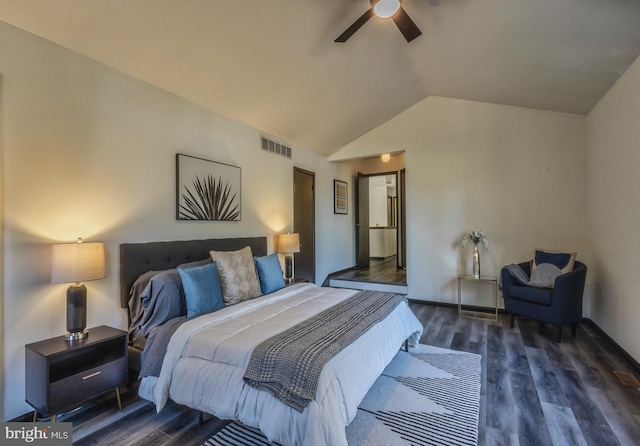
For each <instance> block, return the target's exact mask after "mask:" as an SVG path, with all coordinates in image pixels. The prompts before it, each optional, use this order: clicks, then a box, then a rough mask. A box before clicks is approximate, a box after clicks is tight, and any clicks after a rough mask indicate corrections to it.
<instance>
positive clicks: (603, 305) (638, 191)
mask: <svg viewBox="0 0 640 446" xmlns="http://www.w3.org/2000/svg"><path fill="white" fill-rule="evenodd" d="M639 123H640V58H638V59H636V61H635V62H634V63H633V64H632V65H631V67H630V68H629V69H627V71H626V72H625V73H624V74H623V75H622V77H621V78H620V79H619V80H618V82H617V83H616V84H615V85H614V86H613V87H612V88H611V90H609V92H608V93H607V94H606V95H605V96H604V97H603V98H602V99H601V100H600V102H599V103H598V105H597V106H596V107H595V108H594V109H593V110H592V111H591V113H589V116H588V117H587V180H588V187H587V199H588V200H587V202H588V215H589V236H590V238H591V240H592V246H593V259H594V260H593V261H592V262H591V265H590V267H591V274H593V275H595V278H596V281H597V283H598V286H597V287H596V289H595V292H594V300H595V308H594V310H595V311H594V313H593V316H592V318H593V319H594V321H595V322H596V323H597V324H598V325H599V326H600V327H601V328H602V329H603V330H605V331H606V333H607V334H608V335H609V336H611V337H612V338H613V339H614V340H615V341H616V342H617V343H618V344H619V345H621V346H622V347H623V348H624V349H625V350H626V351H627V352H628V353H629V354H631V356H633V357H634V358H635V359H636V360H638V361H640V343H639V342H638V340H639V339H640V324H638V315H639V314H640V297H639V295H638V276H639V273H638V267H639V266H640V237H639V236H638V234H639V232H640V231H639V223H640V202H639V201H638V197H639V196H640V179H639V176H638V174H639V173H640V125H639Z"/></svg>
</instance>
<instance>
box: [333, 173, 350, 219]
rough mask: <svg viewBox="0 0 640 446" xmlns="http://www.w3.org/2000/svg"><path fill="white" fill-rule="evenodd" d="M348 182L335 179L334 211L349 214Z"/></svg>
mask: <svg viewBox="0 0 640 446" xmlns="http://www.w3.org/2000/svg"><path fill="white" fill-rule="evenodd" d="M347 205H348V202H347V183H346V182H345V181H340V180H333V213H334V214H347V213H348V211H347V209H348V208H347Z"/></svg>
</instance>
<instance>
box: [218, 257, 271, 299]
mask: <svg viewBox="0 0 640 446" xmlns="http://www.w3.org/2000/svg"><path fill="white" fill-rule="evenodd" d="M209 254H210V255H211V258H212V259H213V261H214V262H218V275H219V276H220V285H221V286H222V298H223V299H224V303H225V304H227V305H233V304H237V303H238V302H241V301H243V300H248V299H253V298H254V297H258V296H260V295H262V292H261V291H260V282H259V280H258V275H257V274H256V266H255V263H254V261H253V254H252V252H251V248H250V247H249V246H245V247H244V248H242V249H240V250H238V251H210V252H209Z"/></svg>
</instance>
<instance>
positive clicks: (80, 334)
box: [64, 330, 89, 342]
mask: <svg viewBox="0 0 640 446" xmlns="http://www.w3.org/2000/svg"><path fill="white" fill-rule="evenodd" d="M88 335H89V330H82V331H74V332H72V333H67V334H66V335H64V340H65V341H68V342H73V341H79V340H80V339H84V338H86V337H87V336H88Z"/></svg>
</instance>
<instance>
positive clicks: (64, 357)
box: [25, 325, 127, 422]
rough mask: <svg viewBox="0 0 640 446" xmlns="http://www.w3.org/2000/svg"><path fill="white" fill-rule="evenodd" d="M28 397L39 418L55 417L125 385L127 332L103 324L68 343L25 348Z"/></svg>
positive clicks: (57, 339)
mask: <svg viewBox="0 0 640 446" xmlns="http://www.w3.org/2000/svg"><path fill="white" fill-rule="evenodd" d="M25 350H26V351H25V353H26V355H25V360H26V398H25V401H26V402H27V403H29V404H30V405H31V406H32V407H33V408H34V409H35V410H34V413H33V421H36V420H37V416H38V413H40V414H41V415H45V416H51V420H52V421H53V422H55V421H56V416H57V414H59V413H61V412H66V411H69V410H71V409H75V408H76V407H78V406H80V405H82V404H83V403H84V402H86V401H88V400H90V399H93V398H95V397H97V396H99V395H101V394H103V393H105V392H108V391H114V390H115V392H116V398H117V401H118V407H119V408H120V409H122V403H121V401H120V391H119V390H118V387H119V386H120V385H122V384H125V383H126V382H127V332H126V331H122V330H117V329H115V328H111V327H107V326H106V325H101V326H99V327H95V328H91V329H89V335H88V336H87V337H86V338H84V339H80V340H77V341H71V342H68V341H66V340H65V337H64V336H58V337H55V338H51V339H47V340H44V341H39V342H34V343H32V344H28V345H26V346H25Z"/></svg>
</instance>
